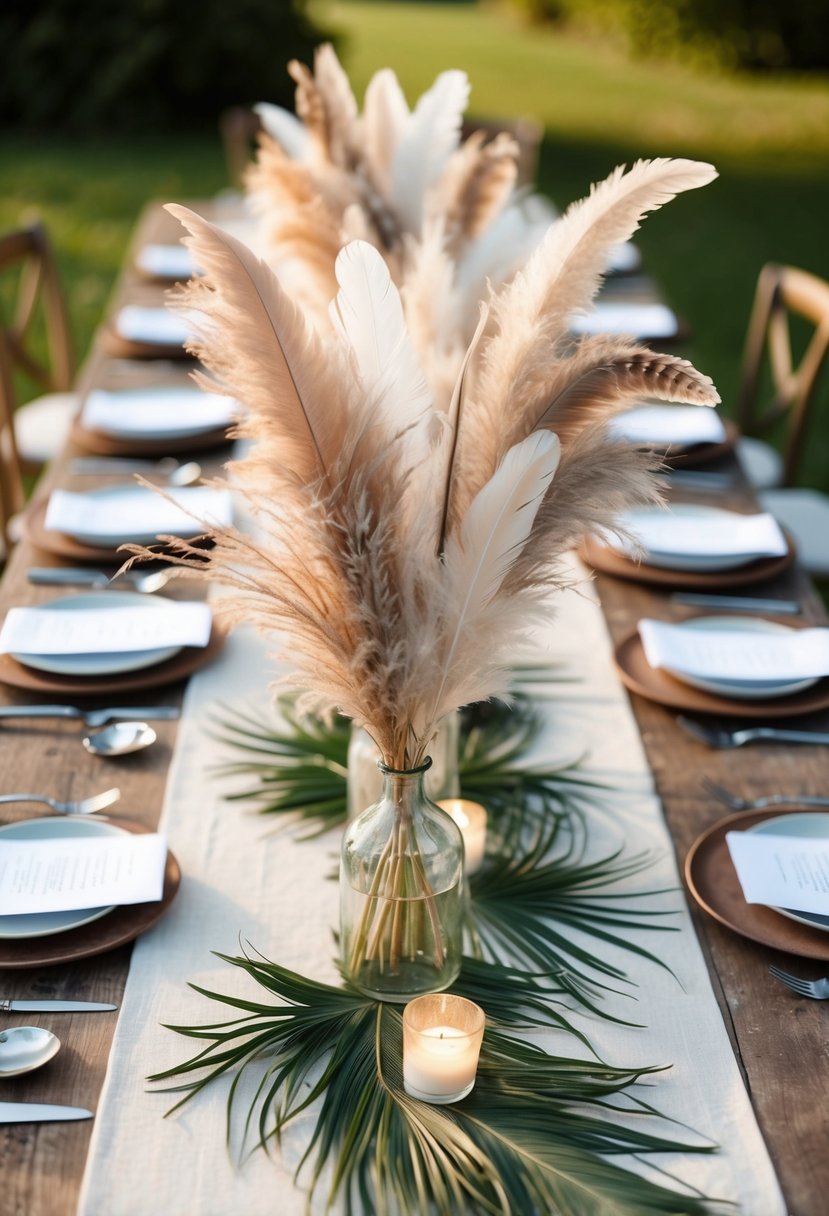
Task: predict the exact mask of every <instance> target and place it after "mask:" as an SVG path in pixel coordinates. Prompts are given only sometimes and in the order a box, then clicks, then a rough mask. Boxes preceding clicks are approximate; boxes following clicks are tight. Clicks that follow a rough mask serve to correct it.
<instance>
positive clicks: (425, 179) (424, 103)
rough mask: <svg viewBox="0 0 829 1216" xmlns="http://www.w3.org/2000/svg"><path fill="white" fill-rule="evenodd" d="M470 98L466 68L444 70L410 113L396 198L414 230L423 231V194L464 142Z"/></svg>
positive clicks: (395, 168)
mask: <svg viewBox="0 0 829 1216" xmlns="http://www.w3.org/2000/svg"><path fill="white" fill-rule="evenodd" d="M468 100H469V81H468V79H467V77H466V73H465V72H459V71H449V72H441V74H440V75H439V76H438V78H437V80H436V81H435V83H434V84H433V85H432V87H431V88H430V89H428V90H427V91H426V92H425V93H424V94H423V95H422V96H421V97H420V99H419V100H418V102H417V105H416V106H415V108H414V111H413V112H412V114H411V115H410V116H409V119H408V121H407V123H406V127H405V130H404V132H403V136H402V139H401V140H400V143H399V145H398V147H397V151H396V153H395V156H394V162H393V164H392V201H393V203H394V205H395V208H396V209H397V212H398V214H399V215H400V216H401V218H402V219H403V221H404V224H405V226H406V228H408V229H409V230H410V231H411V232H415V233H417V232H419V231H420V225H421V222H422V219H423V196H424V194H425V192H426V190H427V188H428V187H429V186H430V185H431V184H432V183H433V182H435V181H436V180H437V179H438V177H439V176H440V174H441V173H442V172H443V169H444V166H445V165H446V162H447V160H448V159H449V157H450V156H451V154H452V152H453V151H454V150H455V148H457V146H458V143H459V142H460V134H461V122H462V119H463V112H464V110H465V109H466V104H467V102H468Z"/></svg>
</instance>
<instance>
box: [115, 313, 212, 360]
mask: <svg viewBox="0 0 829 1216" xmlns="http://www.w3.org/2000/svg"><path fill="white" fill-rule="evenodd" d="M101 347H102V349H103V351H104V353H105V354H107V355H111V356H112V358H114V359H187V360H191V361H192V359H193V356H192V355H191V354H190V353H189V352H188V351H186V350H185V348H184V347H183V346H178V345H177V344H176V343H175V342H136V341H135V340H134V339H132V338H122V337H121V335H120V334H119V333H118V330H117V329H116V328H115V325H114V324H113V323H112V322H111V321H109V322H107V323H106V324H105V325H104V326H102V328H101Z"/></svg>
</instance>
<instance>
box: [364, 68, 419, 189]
mask: <svg viewBox="0 0 829 1216" xmlns="http://www.w3.org/2000/svg"><path fill="white" fill-rule="evenodd" d="M408 119H409V107H408V104H407V103H406V98H405V97H404V96H403V90H402V89H401V88H400V85H399V83H398V80H397V77H396V76H395V74H394V72H393V71H392V70H391V68H383V69H382V70H381V71H379V72H375V74H374V75H373V76H372V78H371V80H370V81H369V82H368V87H367V88H366V95H365V99H364V101H363V138H364V139H365V149H366V159H367V161H368V163H369V164H370V165H371V168H372V170H373V172H374V175H375V179H376V182H377V185H378V187H379V188H380V189H381V190H383V191H384V192H385V193H386V194H388V192H389V191H390V189H391V167H392V162H393V161H394V154H395V152H396V151H397V148H398V145H399V144H400V141H401V139H402V138H403V132H404V130H405V128H406V123H407V122H408Z"/></svg>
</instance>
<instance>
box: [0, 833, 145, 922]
mask: <svg viewBox="0 0 829 1216" xmlns="http://www.w3.org/2000/svg"><path fill="white" fill-rule="evenodd" d="M123 835H127V833H125V832H124V830H123V828H118V827H115V825H114V824H112V823H104V822H103V821H102V820H100V819H91V818H90V819H78V818H77V817H72V816H66V817H64V816H60V817H55V818H53V817H49V818H46V819H44V818H38V819H25V820H23V821H22V822H21V823H7V824H5V825H4V826H3V827H0V838H4V839H6V840H77V839H78V838H79V837H89V836H97V837H100V836H123ZM115 907H116V905H115V904H111V905H110V906H109V907H108V908H75V909H74V910H72V911H70V912H29V913H26V915H24V916H0V939H14V938H18V939H19V938H27V937H49V936H50V935H51V934H53V933H64V932H65V931H66V930H67V929H77V928H79V926H80V925H88V924H90V922H91V921H93V920H99V919H100V918H101V917H102V916H106V915H107V913H108V912H112V911H113V910H114V908H115Z"/></svg>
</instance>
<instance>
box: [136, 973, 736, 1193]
mask: <svg viewBox="0 0 829 1216" xmlns="http://www.w3.org/2000/svg"><path fill="white" fill-rule="evenodd" d="M219 957H222V958H224V960H225V961H226V962H227V963H229V964H230V965H231V966H236V967H241V968H242V969H244V970H245V971H246V972H248V974H250V975H251V976H252V977H253V978H254V979H255V980H256V981H257V983H259V984H260V985H261V986H262V987H263V988H264V989H265V990H266V992H267V993H268V994H269V995H270V996H271V997H272V998H276V1002H277V1003H273V1002H271V1001H268V1002H263V1003H258V1002H253V1001H249V1000H243V999H241V998H238V997H229V996H224V995H221V994H218V993H211V992H207V991H206V990H204V989H202V988H197V991H199V992H202V993H204V995H205V996H207V997H210V998H211V999H213V1000H216V1001H219V1002H220V1003H222V1004H224V1005H227V1006H230V1007H231V1008H233V1009H234V1010H235V1011H236V1012H237V1015H238V1016H237V1017H236V1018H235V1019H233V1020H231V1021H229V1022H223V1023H217V1024H214V1025H210V1026H200V1027H195V1028H190V1027H173V1029H175V1030H177V1031H178V1032H179V1033H181V1034H184V1035H188V1036H190V1037H191V1038H195V1039H202V1040H207V1046H206V1047H204V1048H203V1049H202V1050H201V1051H200V1052H198V1053H197V1054H196V1055H195V1056H194V1057H193V1058H192V1059H190V1060H188V1061H186V1062H185V1063H183V1064H181V1065H179V1066H177V1067H175V1068H172V1069H168V1070H167V1071H165V1072H163V1073H159V1074H157V1075H156V1076H154V1077H152V1078H151V1080H153V1081H169V1080H178V1081H179V1084H178V1085H177V1086H174V1087H173V1088H174V1089H175V1090H176V1091H182V1090H183V1091H184V1097H183V1098H182V1099H181V1101H180V1102H179V1103H178V1104H177V1105H181V1103H182V1102H186V1101H187V1100H188V1099H189V1098H190V1097H192V1096H193V1095H194V1094H195V1093H197V1092H199V1090H201V1089H203V1088H204V1087H205V1086H206V1085H209V1084H210V1083H211V1081H213V1080H215V1079H217V1078H218V1077H221V1076H223V1075H224V1074H225V1073H232V1074H233V1075H234V1082H233V1085H232V1087H231V1091H230V1096H229V1099H228V1126H229V1128H230V1125H231V1121H232V1118H233V1114H234V1104H235V1102H236V1101H237V1083H238V1080H239V1078H240V1077H241V1076H242V1075H243V1073H244V1072H245V1071H246V1070H247V1069H248V1068H250V1067H256V1068H258V1070H259V1074H260V1081H259V1085H258V1089H257V1092H256V1096H255V1098H254V1101H253V1104H252V1105H251V1107H250V1109H249V1110H248V1112H247V1115H246V1120H245V1131H246V1133H247V1135H248V1136H249V1137H250V1138H253V1139H255V1142H256V1143H258V1144H259V1145H261V1146H262V1147H263V1148H266V1149H267V1148H268V1146H269V1144H270V1143H271V1142H272V1141H273V1140H274V1139H278V1137H279V1136H280V1135H281V1133H282V1132H283V1130H284V1129H285V1128H286V1127H287V1126H288V1125H289V1123H290V1122H291V1121H292V1120H293V1119H295V1118H296V1117H297V1116H298V1115H299V1114H300V1113H301V1112H304V1111H307V1110H308V1108H309V1107H310V1106H311V1105H312V1104H316V1105H315V1120H316V1121H315V1124H314V1131H313V1133H312V1136H311V1140H310V1143H309V1145H308V1148H307V1150H306V1153H305V1156H304V1158H303V1161H302V1164H301V1166H300V1171H298V1173H299V1172H301V1171H303V1170H304V1173H303V1180H304V1181H305V1183H306V1185H307V1186H308V1187H309V1189H310V1192H313V1191H314V1190H315V1189H317V1188H318V1187H319V1185H320V1183H321V1180H322V1177H323V1175H324V1172H326V1171H327V1172H328V1173H327V1176H328V1177H330V1183H329V1184H328V1192H327V1196H326V1199H327V1207H329V1208H330V1207H331V1206H332V1205H333V1203H334V1202H335V1200H336V1201H338V1202H339V1203H341V1204H342V1207H343V1210H344V1211H345V1212H346V1214H347V1216H352V1214H354V1216H356V1213H357V1212H360V1213H361V1214H362V1216H373V1214H374V1213H380V1212H385V1211H389V1210H395V1208H396V1209H397V1210H399V1211H401V1212H406V1213H411V1214H412V1216H431V1214H433V1213H438V1214H439V1216H456V1214H458V1213H463V1212H475V1213H501V1214H503V1216H525V1214H526V1213H527V1212H531V1211H543V1212H547V1213H550V1214H551V1216H552V1214H554V1213H555V1214H557V1216H638V1214H640V1213H665V1214H667V1213H685V1214H686V1216H702V1214H703V1213H704V1212H706V1211H707V1210H708V1209H707V1207H706V1204H705V1202H704V1201H703V1200H702V1199H701V1198H700V1196H699V1195H697V1194H691V1193H689V1192H687V1191H679V1190H675V1189H671V1188H669V1187H665V1186H662V1185H660V1184H657V1183H654V1182H652V1181H649V1180H647V1179H644V1178H642V1177H640V1176H638V1175H636V1174H634V1173H632V1172H630V1171H628V1170H626V1169H624V1168H623V1167H621V1166H620V1165H618V1164H614V1163H613V1162H612V1161H610V1160H608V1158H609V1157H613V1156H616V1155H618V1154H623V1153H625V1154H629V1153H634V1154H636V1155H638V1156H643V1155H648V1154H658V1153H664V1152H678V1151H683V1152H710V1151H712V1146H710V1145H702V1146H700V1145H697V1144H690V1143H687V1142H684V1141H679V1140H676V1139H674V1138H672V1137H668V1136H666V1135H663V1134H662V1133H661V1132H660V1130H659V1123H658V1118H659V1117H658V1116H657V1115H656V1113H655V1112H654V1111H653V1109H652V1108H651V1107H649V1106H646V1105H645V1104H644V1103H641V1102H639V1101H638V1099H637V1097H636V1095H635V1092H633V1091H635V1088H636V1085H637V1083H638V1082H639V1081H640V1080H641V1079H642V1078H646V1077H648V1076H651V1075H652V1074H654V1073H655V1072H658V1071H659V1069H656V1068H652V1067H640V1068H617V1067H613V1066H611V1065H609V1064H606V1063H604V1062H602V1061H599V1060H592V1061H584V1060H579V1059H571V1058H569V1057H567V1058H558V1057H555V1056H550V1055H548V1054H546V1053H545V1052H543V1051H542V1050H541V1049H540V1048H538V1047H535V1046H533V1045H531V1044H528V1043H525V1042H521V1041H520V1040H518V1039H516V1038H514V1037H513V1036H512V1035H510V1034H509V1033H506V1032H505V1029H504V1028H503V1023H500V1019H499V1015H498V1013H493V1011H492V1008H489V1009H488V1011H487V1012H488V1027H487V1030H486V1033H485V1035H484V1044H483V1048H482V1053H481V1062H480V1067H479V1072H478V1079H477V1082H476V1087H475V1089H474V1090H473V1092H472V1094H471V1095H470V1096H469V1097H467V1098H466V1099H464V1100H463V1102H460V1103H458V1104H456V1105H454V1106H450V1107H435V1106H430V1105H428V1104H425V1103H423V1102H419V1101H417V1100H415V1099H414V1098H411V1097H409V1096H408V1095H407V1094H406V1093H405V1091H404V1089H403V1083H402V1013H401V1010H400V1009H399V1008H397V1007H394V1006H390V1005H383V1004H381V1003H377V1002H374V1001H372V1000H370V999H368V998H366V997H365V996H362V995H361V994H359V993H357V992H356V991H354V990H353V989H349V988H348V987H343V988H336V987H333V986H331V985H325V984H317V983H315V982H313V981H311V980H308V979H306V978H304V977H302V976H300V975H297V974H296V973H294V972H290V971H287V970H286V969H284V968H281V967H278V966H276V965H275V964H272V963H269V962H267V960H265V959H262V958H251V957H238V958H233V957H228V956H224V955H221V956H219ZM486 966H487V964H482V963H478V964H476V968H477V974H473V975H472V976H469V977H467V981H468V985H469V986H471V988H472V989H474V988H475V984H476V982H477V983H478V984H480V983H481V982H482V981H483V977H482V975H481V974H480V973H481V969H482V968H484V967H486ZM497 972H498V969H497V968H495V973H494V975H493V977H492V979H491V980H490V986H494V983H495V982H496V980H497V979H501V981H502V982H503V977H499V976H498V974H497ZM467 990H469V989H468V988H467ZM530 1004H531V1005H532V998H531V1000H530ZM610 1098H612V1099H613V1101H614V1105H613V1106H612V1107H611V1106H610V1105H608V1103H607V1100H608V1099H610ZM625 1099H627V1101H625ZM173 1109H176V1108H175V1107H174V1108H173Z"/></svg>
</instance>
